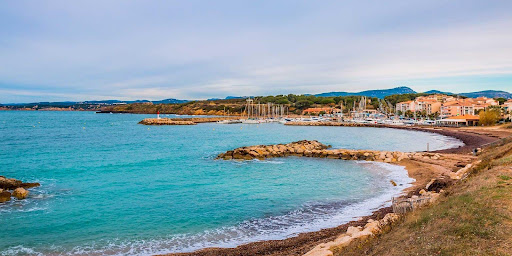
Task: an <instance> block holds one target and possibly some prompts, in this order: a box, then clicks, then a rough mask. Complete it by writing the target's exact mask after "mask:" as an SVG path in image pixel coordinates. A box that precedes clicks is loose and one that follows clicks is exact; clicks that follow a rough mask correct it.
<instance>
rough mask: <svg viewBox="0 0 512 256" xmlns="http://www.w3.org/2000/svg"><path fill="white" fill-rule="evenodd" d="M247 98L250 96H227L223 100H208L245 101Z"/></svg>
mask: <svg viewBox="0 0 512 256" xmlns="http://www.w3.org/2000/svg"><path fill="white" fill-rule="evenodd" d="M245 98H249V96H227V97H226V98H224V99H221V98H210V99H207V100H208V101H212V100H232V99H245Z"/></svg>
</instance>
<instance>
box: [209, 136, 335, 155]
mask: <svg viewBox="0 0 512 256" xmlns="http://www.w3.org/2000/svg"><path fill="white" fill-rule="evenodd" d="M329 147H330V146H327V145H324V144H322V143H320V142H318V141H316V140H312V141H309V140H301V141H296V142H292V143H288V144H275V145H256V146H249V147H241V148H237V149H234V150H229V151H227V152H226V153H222V154H220V155H218V156H217V159H225V160H231V159H236V160H252V159H260V160H261V159H265V158H272V157H285V156H313V152H315V154H318V152H320V151H323V150H325V149H327V148H329Z"/></svg>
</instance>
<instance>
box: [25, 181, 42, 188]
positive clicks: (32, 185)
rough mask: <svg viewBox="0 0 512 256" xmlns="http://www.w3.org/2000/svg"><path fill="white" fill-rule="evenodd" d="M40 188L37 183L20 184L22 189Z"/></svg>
mask: <svg viewBox="0 0 512 256" xmlns="http://www.w3.org/2000/svg"><path fill="white" fill-rule="evenodd" d="M39 186H41V184H39V183H37V182H27V183H25V182H24V183H21V186H20V187H22V188H33V187H39Z"/></svg>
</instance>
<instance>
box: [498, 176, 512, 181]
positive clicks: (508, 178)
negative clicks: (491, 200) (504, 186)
mask: <svg viewBox="0 0 512 256" xmlns="http://www.w3.org/2000/svg"><path fill="white" fill-rule="evenodd" d="M498 178H500V179H502V180H510V179H512V177H510V176H508V175H498Z"/></svg>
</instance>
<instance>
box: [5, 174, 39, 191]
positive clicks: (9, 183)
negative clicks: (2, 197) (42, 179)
mask: <svg viewBox="0 0 512 256" xmlns="http://www.w3.org/2000/svg"><path fill="white" fill-rule="evenodd" d="M40 185H41V184H39V183H24V182H22V181H21V180H17V179H9V178H6V177H4V176H0V189H8V190H14V189H16V188H33V187H39V186H40Z"/></svg>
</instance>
